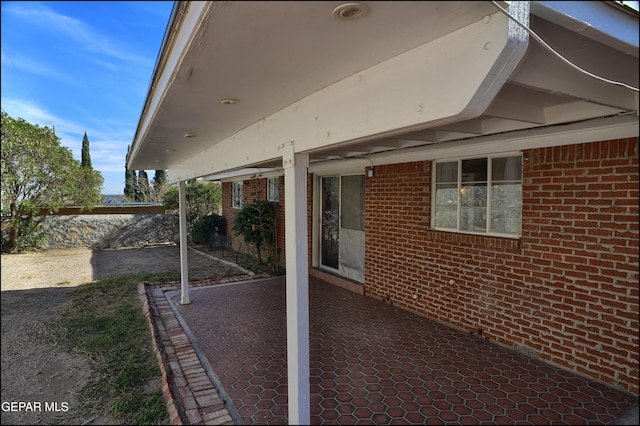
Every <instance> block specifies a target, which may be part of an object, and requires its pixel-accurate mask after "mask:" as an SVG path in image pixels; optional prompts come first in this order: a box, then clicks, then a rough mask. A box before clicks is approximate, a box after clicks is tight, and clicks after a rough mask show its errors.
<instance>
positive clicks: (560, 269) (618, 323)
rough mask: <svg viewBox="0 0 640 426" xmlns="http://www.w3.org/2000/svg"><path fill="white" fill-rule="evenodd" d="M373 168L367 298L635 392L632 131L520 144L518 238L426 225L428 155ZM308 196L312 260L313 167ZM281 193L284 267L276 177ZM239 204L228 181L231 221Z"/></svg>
mask: <svg viewBox="0 0 640 426" xmlns="http://www.w3.org/2000/svg"><path fill="white" fill-rule="evenodd" d="M373 169H374V176H373V177H366V178H365V284H364V291H365V293H366V294H368V295H370V296H372V297H376V298H379V299H382V300H385V301H387V302H389V303H393V304H395V305H397V306H399V307H402V308H404V309H407V310H410V311H413V312H415V313H418V314H420V315H424V316H426V317H429V318H432V319H435V320H437V321H440V322H443V323H446V324H447V325H450V326H453V327H455V328H458V329H462V330H467V331H469V332H474V333H479V332H480V333H481V334H482V336H484V337H486V338H489V339H491V340H494V341H496V342H498V343H500V344H503V345H506V346H509V347H514V348H516V349H519V350H522V351H523V352H526V353H528V354H531V355H535V356H538V357H540V358H541V359H543V360H545V361H547V362H551V363H554V364H556V365H559V366H562V367H566V368H569V369H571V370H574V371H576V372H578V373H581V374H584V375H587V376H589V377H592V378H595V379H597V380H601V381H603V382H606V383H609V384H612V385H617V386H619V387H621V388H623V389H626V390H628V391H630V392H632V393H635V394H638V375H639V372H638V363H639V359H638V347H639V338H638V328H639V323H638V315H639V313H638V302H639V290H638V288H639V284H638V281H639V280H640V275H639V272H638V271H639V245H638V242H639V238H640V233H639V197H638V179H639V173H638V140H637V138H633V139H620V140H613V141H602V142H594V143H586V144H578V145H568V146H561V147H553V148H540V149H532V150H526V151H524V152H523V188H522V195H523V196H522V205H523V208H522V236H521V238H518V239H511V238H500V237H494V236H479V235H470V234H462V233H460V234H458V233H452V232H443V231H435V230H432V229H430V217H431V176H432V173H431V171H432V163H431V162H430V161H421V162H413V163H404V164H392V165H383V166H375V167H374V168H373ZM365 176H366V175H365ZM243 193H244V195H245V202H250V201H249V200H251V199H252V198H251V197H252V195H251V194H252V193H261V194H265V195H263V197H264V196H266V180H265V179H258V180H247V181H244V190H243ZM307 194H308V197H307V208H308V214H309V226H308V237H309V248H308V255H309V262H310V265H311V260H312V246H313V241H312V220H311V219H312V217H313V216H312V212H313V209H312V207H313V175H312V174H309V175H308V183H307ZM280 197H281V199H280V200H281V201H280V204H281V205H280V212H281V213H282V214H281V215H280V217H279V224H278V232H279V237H278V238H279V241H280V242H281V247H282V250H283V256H282V263H283V265H284V264H285V256H284V245H285V236H284V235H285V225H284V220H285V218H284V202H285V200H284V179H283V178H282V177H281V193H280ZM236 212H237V210H236V209H233V208H232V207H231V184H230V183H224V184H223V215H224V216H225V217H226V218H227V220H228V221H229V222H228V223H229V226H232V225H231V224H232V223H233V218H234V217H235V213H236ZM230 229H231V228H229V230H230ZM229 232H231V231H229ZM237 238H239V237H236V242H237V241H238V240H237ZM452 280H453V281H452Z"/></svg>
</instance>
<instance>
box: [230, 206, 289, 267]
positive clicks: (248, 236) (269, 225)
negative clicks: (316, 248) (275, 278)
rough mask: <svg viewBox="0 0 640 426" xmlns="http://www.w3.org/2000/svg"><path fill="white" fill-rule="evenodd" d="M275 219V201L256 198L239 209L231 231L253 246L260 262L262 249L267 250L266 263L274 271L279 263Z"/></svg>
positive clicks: (276, 212)
mask: <svg viewBox="0 0 640 426" xmlns="http://www.w3.org/2000/svg"><path fill="white" fill-rule="evenodd" d="M277 220H278V204H277V203H272V202H269V201H267V200H256V201H254V202H253V203H251V204H248V205H246V206H244V207H243V208H242V209H240V211H239V212H238V214H237V215H236V218H235V219H234V222H233V232H234V233H235V234H236V235H242V237H243V238H244V241H245V242H246V243H248V244H252V245H253V246H254V247H255V249H256V254H257V257H258V261H259V262H260V263H261V264H264V262H263V259H262V254H263V252H264V250H268V253H267V263H268V264H269V265H270V266H271V267H272V269H273V270H274V272H276V273H277V271H278V269H279V264H280V259H279V255H278V254H279V252H278V250H277V232H276V224H277Z"/></svg>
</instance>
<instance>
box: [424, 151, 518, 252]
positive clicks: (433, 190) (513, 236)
mask: <svg viewBox="0 0 640 426" xmlns="http://www.w3.org/2000/svg"><path fill="white" fill-rule="evenodd" d="M516 156H520V157H522V152H521V151H517V152H507V153H500V154H492V155H472V156H465V157H454V158H442V159H438V160H434V161H433V163H432V167H431V169H432V170H431V218H430V221H431V222H430V229H433V230H436V231H443V232H453V233H457V234H471V235H482V236H486V237H502V238H511V239H520V238H522V216H521V217H520V232H518V234H505V233H499V232H490V231H488V230H487V231H486V232H474V231H466V230H461V229H460V198H459V197H458V213H457V214H458V219H457V229H452V228H441V227H436V226H435V220H436V164H437V163H450V162H453V161H457V162H458V193H459V192H460V187H461V184H462V161H463V160H472V159H482V158H486V159H488V160H489V159H494V158H504V157H516ZM489 164H490V162H489ZM489 164H488V165H487V167H488V170H487V222H488V223H489V222H490V220H491V202H490V200H491V183H492V181H493V180H492V179H491V178H492V176H491V167H490V166H489ZM522 174H523V171H522V170H521V171H520V182H521V185H522V180H523V177H522ZM520 208H521V213H522V206H520ZM488 223H487V229H489V226H488Z"/></svg>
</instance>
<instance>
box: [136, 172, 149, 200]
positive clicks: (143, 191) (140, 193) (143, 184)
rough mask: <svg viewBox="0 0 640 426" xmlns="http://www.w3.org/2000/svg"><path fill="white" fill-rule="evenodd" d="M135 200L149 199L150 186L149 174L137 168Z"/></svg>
mask: <svg viewBox="0 0 640 426" xmlns="http://www.w3.org/2000/svg"><path fill="white" fill-rule="evenodd" d="M136 201H151V186H149V176H148V175H147V172H146V171H145V170H138V186H137V187H136Z"/></svg>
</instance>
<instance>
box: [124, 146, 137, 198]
mask: <svg viewBox="0 0 640 426" xmlns="http://www.w3.org/2000/svg"><path fill="white" fill-rule="evenodd" d="M130 149H131V145H128V146H127V156H126V159H125V163H124V170H125V172H124V197H123V198H124V201H135V200H136V173H135V172H134V171H133V170H129V169H128V168H127V163H128V162H129V150H130Z"/></svg>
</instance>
